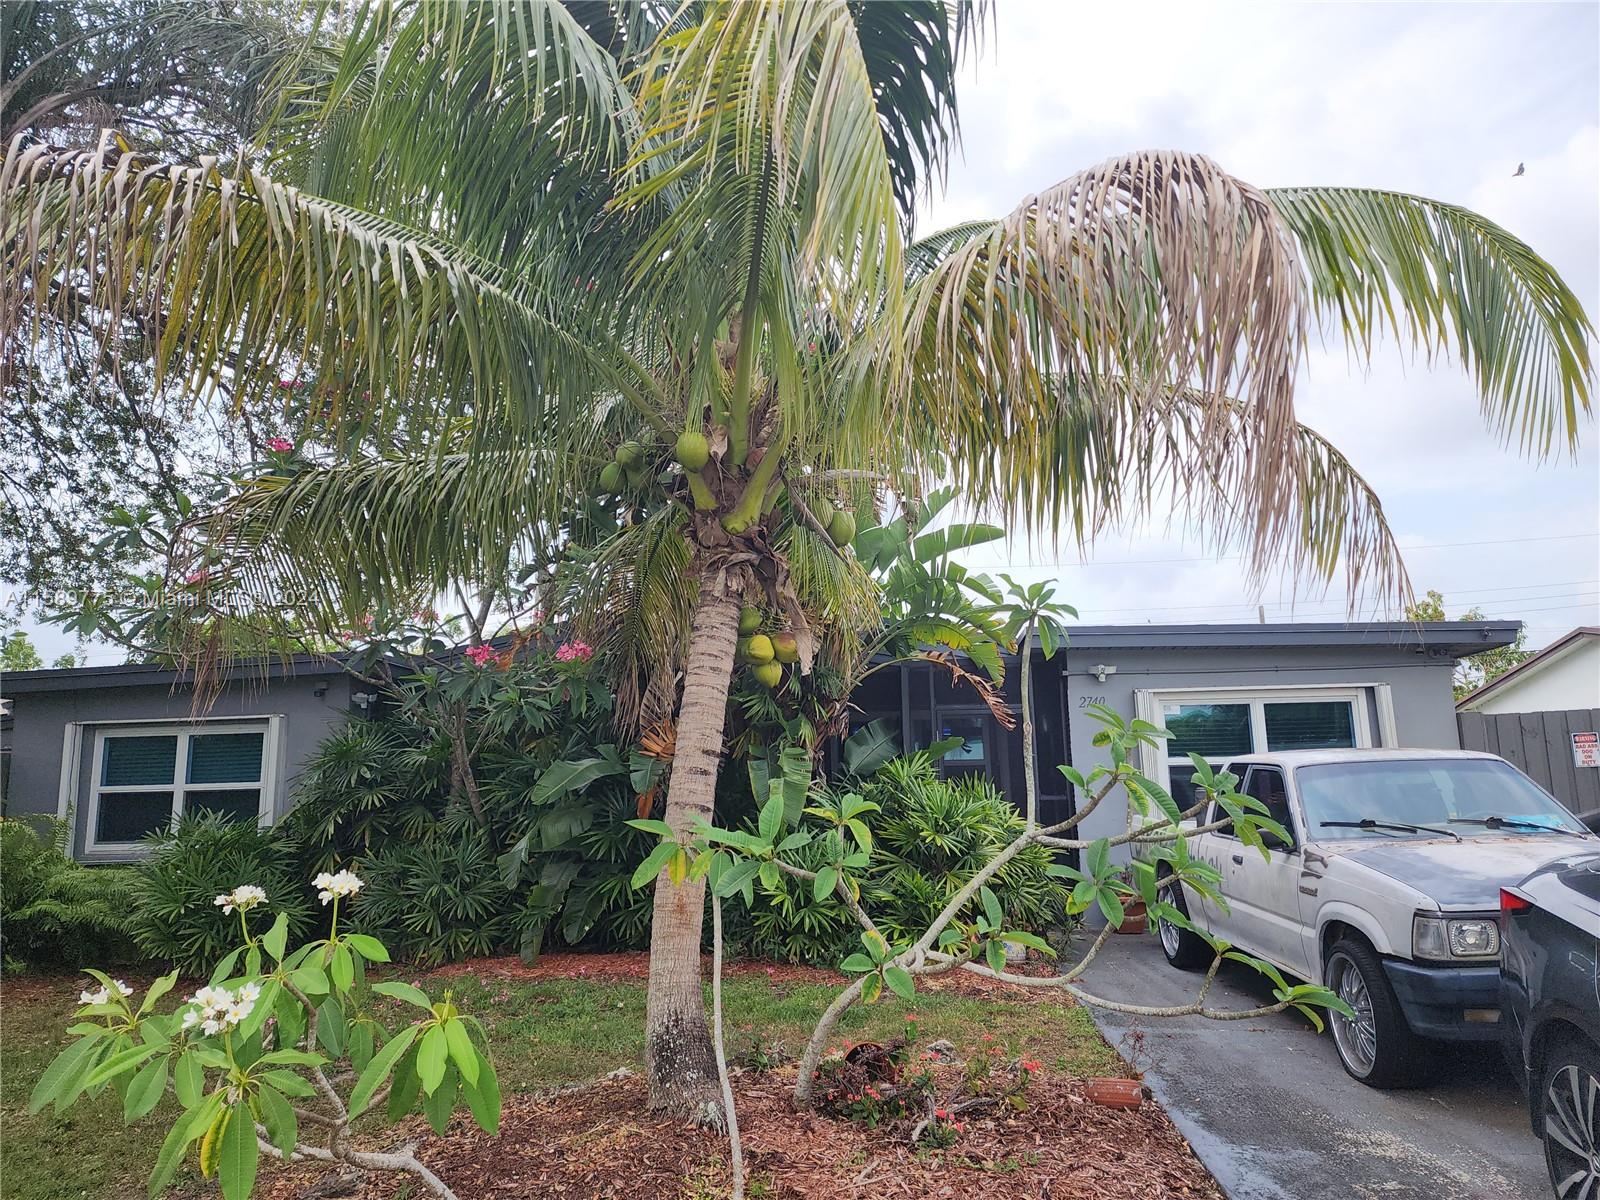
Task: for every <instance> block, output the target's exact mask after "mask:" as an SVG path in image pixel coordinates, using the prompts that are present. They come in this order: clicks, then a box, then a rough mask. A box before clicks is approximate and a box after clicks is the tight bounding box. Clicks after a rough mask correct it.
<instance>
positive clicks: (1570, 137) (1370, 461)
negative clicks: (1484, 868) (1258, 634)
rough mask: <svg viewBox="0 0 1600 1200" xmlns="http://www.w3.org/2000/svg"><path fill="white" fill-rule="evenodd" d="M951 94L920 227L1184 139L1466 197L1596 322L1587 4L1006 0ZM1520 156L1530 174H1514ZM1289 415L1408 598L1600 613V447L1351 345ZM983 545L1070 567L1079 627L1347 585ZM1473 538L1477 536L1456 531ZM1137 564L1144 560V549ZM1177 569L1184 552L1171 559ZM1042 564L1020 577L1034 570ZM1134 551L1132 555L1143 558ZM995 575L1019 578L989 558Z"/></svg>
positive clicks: (1143, 540)
mask: <svg viewBox="0 0 1600 1200" xmlns="http://www.w3.org/2000/svg"><path fill="white" fill-rule="evenodd" d="M997 9H998V11H997V14H996V17H997V19H996V27H995V29H994V33H993V36H992V37H991V38H990V39H989V41H988V44H987V47H986V52H985V53H984V54H983V55H981V56H979V57H976V58H975V59H974V60H973V62H972V63H971V65H970V66H969V69H968V71H967V77H966V78H965V80H964V81H963V83H964V85H965V86H964V87H963V88H962V91H961V116H962V125H963V130H964V142H965V147H964V154H963V155H962V157H961V158H959V159H957V161H955V162H954V163H953V164H952V166H951V170H950V180H949V188H948V190H947V191H946V193H945V194H944V195H943V196H942V197H940V198H938V199H937V200H936V201H934V202H933V203H932V204H930V205H929V206H928V211H927V214H926V217H925V219H924V220H923V222H922V230H923V231H928V230H932V229H936V228H939V227H942V226H945V225H949V224H952V223H954V222H956V221H961V220H968V219H972V218H976V217H993V216H998V215H1000V214H1002V213H1004V212H1006V211H1008V210H1010V209H1011V208H1012V207H1013V206H1015V205H1016V203H1017V202H1018V201H1019V200H1020V199H1021V198H1022V197H1023V196H1026V195H1027V194H1028V193H1029V192H1031V191H1035V190H1037V189H1040V188H1043V187H1047V186H1049V185H1050V184H1052V183H1055V182H1057V181H1058V180H1061V179H1063V178H1065V177H1066V176H1068V175H1070V174H1072V173H1073V172H1074V171H1076V170H1079V169H1082V168H1084V167H1087V166H1091V165H1093V164H1095V163H1097V162H1100V161H1102V160H1103V159H1106V158H1109V157H1111V156H1113V155H1115V154H1117V153H1120V152H1123V151H1128V150H1140V149H1155V148H1161V149H1181V150H1192V151H1199V152H1201V153H1204V154H1207V155H1209V156H1210V157H1212V158H1213V159H1214V160H1216V161H1217V162H1218V163H1220V164H1221V165H1222V166H1223V167H1224V168H1226V169H1227V170H1229V171H1231V172H1233V173H1234V174H1236V175H1239V176H1240V177H1242V178H1244V179H1246V180H1249V181H1250V182H1252V183H1255V184H1258V185H1261V186H1266V187H1275V186H1284V185H1294V184H1339V185H1347V186H1362V187H1385V188H1395V189H1399V190H1403V191H1408V192H1416V193H1420V194H1422V195H1426V196H1431V197H1434V198H1436V199H1440V200H1448V201H1453V202H1455V203H1459V204H1465V205H1467V206H1469V207H1471V208H1474V209H1476V210H1477V211H1479V212H1481V213H1484V214H1485V215H1487V216H1489V217H1491V218H1493V219H1494V220H1496V221H1498V222H1500V223H1501V224H1502V225H1504V226H1506V227H1507V228H1509V229H1510V230H1511V231H1512V232H1514V233H1516V234H1517V235H1518V236H1520V237H1522V238H1523V239H1525V240H1526V241H1528V242H1529V243H1531V244H1532V246H1533V247H1534V249H1535V250H1537V251H1538V252H1539V253H1540V254H1542V255H1544V256H1545V257H1546V258H1547V259H1549V260H1550V261H1551V262H1553V263H1554V264H1555V265H1556V267H1557V268H1558V269H1559V270H1560V271H1561V272H1562V274H1563V275H1564V276H1565V278H1566V279H1567V281H1568V283H1569V284H1571V285H1572V287H1573V288H1574V289H1575V290H1576V291H1577V293H1578V295H1579V296H1580V298H1581V299H1582V300H1583V303H1584V307H1585V309H1586V310H1587V311H1588V312H1589V314H1590V315H1591V316H1594V315H1595V314H1596V313H1597V312H1600V270H1597V260H1600V238H1597V227H1600V130H1597V114H1600V49H1597V47H1600V24H1597V12H1600V8H1597V6H1595V5H1593V4H1589V3H1580V4H1473V5H1457V4H1292V3H1270V4H1223V3H1205V2H1199V3H1197V2H1188V3H1176V4H1164V3H1163V4H1157V3H1149V4H1139V3H1119V4H1115V5H1107V4H1094V5H1091V4H1071V3H1062V2H1060V0H1044V2H1040V3H1035V2H1033V0H999V3H998V5H997ZM1518 162H1524V163H1526V164H1527V173H1526V174H1525V175H1523V176H1522V177H1521V178H1512V173H1513V172H1514V171H1515V170H1516V166H1517V164H1518ZM1296 403H1297V409H1298V412H1299V415H1300V418H1301V420H1302V421H1304V422H1306V423H1307V424H1309V425H1311V426H1312V427H1313V428H1315V429H1317V430H1318V431H1320V432H1321V433H1323V434H1325V435H1327V436H1328V437H1330V438H1331V439H1332V440H1333V441H1334V443H1335V444H1336V445H1337V446H1339V448H1340V449H1342V450H1343V451H1344V452H1345V453H1346V454H1347V455H1348V456H1349V458H1350V459H1351V460H1352V461H1353V462H1354V464H1355V466H1356V467H1357V469H1358V470H1360V471H1361V472H1362V474H1364V475H1365V476H1366V478H1367V480H1368V481H1369V482H1370V483H1372V484H1373V485H1374V487H1375V488H1376V489H1377V491H1378V493H1379V495H1380V496H1381V497H1382V499H1383V502H1384V506H1385V511H1386V512H1387V514H1388V517H1389V521H1390V524H1391V526H1392V527H1393V529H1394V530H1395V532H1396V534H1397V535H1398V537H1399V539H1400V541H1401V543H1402V545H1404V546H1407V547H1414V549H1409V550H1408V551H1407V552H1406V564H1407V567H1408V568H1409V570H1410V573H1411V578H1412V581H1413V584H1414V585H1415V587H1416V588H1417V590H1418V591H1419V592H1421V591H1424V590H1426V589H1428V588H1437V589H1439V590H1440V591H1442V592H1444V593H1445V599H1446V606H1447V608H1448V609H1449V610H1450V612H1451V615H1455V613H1456V612H1457V611H1458V610H1464V609H1467V608H1470V607H1473V606H1474V605H1476V606H1479V607H1481V608H1483V609H1484V611H1485V612H1486V613H1488V614H1489V615H1491V616H1503V617H1518V618H1522V619H1524V620H1525V621H1526V622H1527V625H1528V634H1529V644H1530V645H1532V646H1539V645H1542V644H1544V643H1546V642H1548V641H1550V640H1551V639H1553V638H1555V637H1558V636H1559V635H1560V634H1561V633H1563V632H1565V631H1566V630H1568V629H1571V628H1572V627H1573V626H1574V625H1579V624H1591V625H1593V624H1600V599H1597V598H1600V533H1597V530H1600V451H1597V443H1600V437H1597V432H1600V431H1597V428H1596V426H1595V425H1594V423H1593V422H1592V421H1591V422H1590V423H1589V424H1587V425H1586V426H1585V428H1584V431H1583V448H1582V451H1581V452H1580V454H1579V455H1578V456H1577V458H1576V460H1571V459H1564V460H1562V461H1559V462H1552V463H1546V464H1544V465H1542V466H1535V465H1532V464H1530V463H1528V462H1526V461H1524V460H1523V459H1521V458H1519V457H1518V456H1517V455H1516V453H1515V452H1513V451H1509V450H1506V449H1504V448H1502V447H1501V446H1500V445H1499V444H1498V443H1497V441H1496V439H1495V438H1493V437H1491V436H1490V435H1489V434H1488V433H1486V432H1485V430H1484V426H1483V423H1482V421H1481V419H1480V418H1479V415H1478V402H1477V398H1476V395H1475V393H1474V390H1473V388H1472V387H1471V385H1470V383H1469V381H1468V379H1467V377H1466V376H1465V375H1464V374H1462V373H1461V372H1460V371H1458V370H1457V369H1455V368H1454V367H1452V366H1450V365H1446V364H1441V365H1440V366H1438V367H1436V368H1434V369H1431V370H1430V369H1429V368H1428V367H1427V365H1426V364H1415V363H1414V364H1411V365H1410V366H1409V367H1408V366H1407V365H1406V364H1405V363H1404V362H1403V361H1402V360H1401V358H1400V357H1399V355H1398V354H1396V353H1388V354H1386V355H1384V357H1383V359H1382V361H1380V362H1379V363H1377V364H1375V366H1374V367H1373V369H1372V370H1371V371H1370V372H1369V373H1362V372H1360V371H1356V370H1352V369H1351V368H1350V367H1349V366H1348V365H1347V362H1346V357H1345V353H1344V350H1343V347H1342V346H1341V345H1337V344H1335V345H1332V346H1329V347H1328V348H1327V349H1325V350H1321V351H1318V352H1316V353H1314V354H1313V355H1312V356H1311V361H1310V363H1309V366H1308V370H1307V372H1306V375H1305V377H1304V379H1303V381H1302V385H1301V387H1300V390H1299V393H1298V396H1297V402H1296ZM1163 526H1164V521H1159V520H1158V521H1157V522H1155V523H1154V525H1153V527H1152V528H1150V529H1144V530H1138V531H1133V533H1132V534H1131V535H1130V536H1126V537H1117V538H1104V539H1102V540H1101V541H1100V542H1099V543H1098V544H1097V545H1095V546H1094V547H1093V548H1092V549H1091V551H1090V552H1089V553H1088V554H1087V555H1086V556H1085V562H1084V564H1083V565H1078V556H1077V554H1076V553H1075V551H1074V550H1073V549H1072V548H1065V549H1063V551H1062V552H1061V554H1060V558H1059V561H1058V560H1057V559H1056V558H1055V557H1054V556H1053V554H1052V552H1051V551H1050V550H1049V549H1048V548H1045V547H1037V546H1035V547H1032V548H1030V547H1029V546H1027V545H1025V544H1023V543H1021V542H1020V541H1016V542H1009V543H1003V544H1002V546H1003V548H1002V549H1001V550H1000V551H999V552H998V553H987V552H985V553H981V554H980V553H974V554H973V555H971V556H970V560H971V561H972V562H973V563H974V564H977V565H984V566H988V567H993V566H996V565H997V564H1004V563H1009V564H1011V566H1012V568H1014V573H1016V574H1017V575H1019V576H1024V577H1028V578H1037V577H1040V576H1044V575H1049V576H1055V577H1058V578H1060V579H1061V580H1062V584H1063V586H1062V588H1061V594H1062V598H1063V599H1065V600H1068V601H1069V602H1071V603H1074V604H1076V605H1077V607H1078V608H1079V609H1080V611H1081V613H1082V619H1083V620H1084V621H1086V622H1093V623H1124V622H1144V621H1147V620H1148V621H1156V622H1162V621H1239V620H1251V621H1253V620H1255V619H1256V605H1257V603H1258V601H1259V602H1265V604H1266V606H1267V618H1268V620H1288V619H1292V618H1299V619H1302V620H1317V619H1328V620H1338V619H1342V618H1343V617H1344V615H1345V606H1344V589H1343V584H1342V583H1340V584H1336V585H1335V587H1334V589H1333V591H1332V592H1331V593H1330V594H1329V595H1327V596H1324V597H1318V596H1313V597H1309V598H1308V597H1307V596H1306V593H1305V590H1304V588H1303V587H1302V589H1301V593H1300V595H1301V599H1300V601H1299V603H1298V604H1295V603H1293V597H1294V593H1293V589H1292V586H1290V585H1288V584H1285V583H1282V582H1281V581H1279V582H1275V583H1274V584H1273V585H1272V586H1270V587H1269V588H1268V589H1267V591H1266V592H1265V594H1263V595H1261V596H1257V595H1255V594H1254V593H1252V592H1251V591H1249V590H1247V588H1246V586H1245V584H1244V581H1243V580H1242V578H1241V572H1240V569H1239V564H1238V561H1237V560H1236V559H1222V560H1220V561H1219V560H1218V559H1217V558H1216V556H1215V554H1210V555H1208V554H1207V553H1206V548H1205V547H1202V546H1199V545H1197V544H1195V543H1193V542H1188V543H1186V542H1184V541H1182V540H1178V539H1176V538H1168V537H1165V536H1163V533H1164V529H1163ZM1461 543H1470V544H1467V545H1462V544H1461ZM1130 560H1140V561H1139V562H1138V563H1136V562H1132V561H1130ZM1173 560H1180V561H1173ZM1029 563H1033V564H1040V565H1037V566H1034V567H1032V568H1030V567H1028V566H1027V565H1025V564H1029ZM1141 563H1142V565H1140V564H1141ZM1001 569H1008V568H1004V567H1002V568H1001Z"/></svg>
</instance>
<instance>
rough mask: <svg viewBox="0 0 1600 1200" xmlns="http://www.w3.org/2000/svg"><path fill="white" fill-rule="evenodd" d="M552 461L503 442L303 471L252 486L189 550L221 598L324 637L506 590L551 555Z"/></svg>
mask: <svg viewBox="0 0 1600 1200" xmlns="http://www.w3.org/2000/svg"><path fill="white" fill-rule="evenodd" d="M462 440H465V439H462ZM550 459H551V453H550V451H549V450H548V449H547V448H545V447H539V446H524V447H518V446H516V445H515V444H514V443H513V442H511V440H510V439H506V442H505V444H502V445H501V446H499V447H496V448H494V449H486V450H484V451H481V452H478V453H467V452H465V451H456V452H443V453H435V452H423V453H419V454H415V455H411V456H400V455H394V456H389V457H383V458H358V459H354V460H350V461H345V462H338V463H334V464H333V465H329V466H316V465H311V464H303V465H301V466H300V467H299V469H297V470H295V471H294V472H293V473H291V474H268V475H260V476H257V477H255V478H253V479H251V480H248V481H247V482H246V483H245V484H244V485H243V486H242V487H241V488H240V489H239V491H238V492H236V494H235V495H233V496H232V497H231V498H230V499H229V500H228V501H227V502H226V503H225V504H223V505H222V506H221V507H219V508H217V509H215V510H214V511H212V512H211V513H209V514H207V515H206V516H204V517H203V518H201V519H200V521H199V522H198V524H197V526H196V527H195V529H194V530H193V540H194V542H195V544H196V546H197V551H198V555H199V561H200V562H203V563H206V564H208V566H209V569H210V571H211V582H212V584H213V586H216V585H219V584H223V583H226V584H228V585H230V586H231V587H233V588H236V589H238V590H239V591H240V592H241V593H243V594H244V595H248V596H254V597H258V598H260V599H262V600H263V601H266V600H267V598H269V597H286V596H293V597H297V598H299V599H300V600H301V602H302V606H301V607H300V609H299V611H298V612H297V613H296V614H295V615H296V616H298V617H300V618H301V619H309V620H311V621H312V622H313V626H314V627H315V628H319V629H327V628H329V627H330V625H332V624H337V623H339V622H343V621H347V620H348V619H349V617H350V615H351V614H352V613H361V612H366V611H368V610H369V606H370V605H371V604H372V603H374V602H375V601H380V600H383V601H387V602H389V603H390V604H400V603H404V602H405V601H407V600H411V601H420V602H423V603H426V601H427V600H428V599H429V598H430V597H432V596H434V595H437V594H439V593H441V592H445V591H447V590H449V589H450V588H451V587H452V586H453V585H463V586H470V585H471V584H472V583H473V582H475V581H487V580H496V579H501V578H503V577H504V576H505V574H506V572H507V570H508V568H509V566H510V565H511V564H513V563H515V562H517V561H528V560H531V559H535V558H537V557H538V556H539V555H540V554H541V553H543V552H545V551H546V550H547V549H548V547H549V541H550V540H551V539H553V537H554V531H553V529H552V528H551V527H550V526H549V525H548V524H545V523H542V521H541V514H542V513H543V512H544V511H545V509H546V506H547V505H548V504H549V503H551V502H550V501H547V500H546V498H545V494H544V493H545V488H546V486H547V485H546V483H545V480H546V478H547V476H549V475H550V474H553V473H555V472H553V471H552V470H551V467H550ZM185 565H193V564H185Z"/></svg>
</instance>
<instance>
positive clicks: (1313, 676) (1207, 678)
mask: <svg viewBox="0 0 1600 1200" xmlns="http://www.w3.org/2000/svg"><path fill="white" fill-rule="evenodd" d="M1066 659H1067V661H1066V668H1065V670H1066V676H1065V680H1064V687H1065V692H1066V701H1067V719H1068V722H1069V730H1068V732H1069V738H1070V742H1071V748H1072V749H1071V753H1072V762H1073V765H1074V766H1075V767H1077V768H1078V769H1079V770H1080V771H1083V772H1085V773H1087V772H1088V771H1090V770H1091V769H1093V767H1094V766H1095V765H1097V764H1109V761H1110V760H1109V759H1108V758H1107V756H1106V754H1105V752H1104V751H1103V750H1102V749H1100V748H1099V747H1097V746H1095V745H1094V744H1093V737H1094V734H1095V732H1096V731H1097V730H1098V729H1100V728H1101V726H1100V725H1099V724H1098V723H1097V722H1096V721H1094V720H1092V719H1091V718H1090V717H1089V716H1088V715H1087V713H1086V711H1085V707H1084V706H1085V705H1087V704H1088V703H1090V702H1092V701H1097V702H1099V703H1102V704H1105V705H1108V706H1109V707H1111V708H1113V709H1115V710H1116V711H1117V712H1119V713H1121V714H1123V715H1124V716H1125V717H1130V718H1131V717H1132V716H1134V715H1135V696H1134V693H1135V692H1136V691H1138V690H1143V689H1149V690H1154V691H1162V690H1168V689H1194V690H1199V689H1209V688H1235V687H1261V688H1274V687H1278V688H1281V687H1337V686H1347V687H1352V688H1353V687H1354V686H1355V685H1361V686H1364V687H1366V686H1369V685H1374V684H1387V685H1388V686H1389V695H1390V698H1391V700H1392V703H1393V710H1394V726H1395V735H1396V736H1395V742H1394V744H1396V745H1400V746H1409V747H1429V748H1437V749H1450V750H1453V749H1457V748H1459V745H1460V743H1459V742H1458V740H1457V734H1456V721H1455V701H1454V697H1453V696H1452V694H1451V691H1450V676H1451V670H1452V668H1453V665H1454V660H1453V659H1452V658H1450V657H1448V656H1441V655H1437V654H1425V653H1421V652H1419V651H1418V650H1417V649H1416V648H1415V647H1397V646H1385V645H1370V646H1349V645H1344V646H1294V647H1270V648H1252V647H1240V646H1228V647H1216V648H1210V647H1178V646H1152V647H1139V648H1134V647H1120V646H1119V647H1109V646H1108V647H1072V648H1069V649H1068V651H1067V652H1066ZM1098 665H1106V666H1114V667H1116V672H1115V673H1114V674H1108V675H1107V677H1106V680H1105V682H1104V683H1101V682H1100V681H1099V680H1098V679H1096V677H1095V674H1094V668H1095V667H1096V666H1098ZM1367 699H1368V705H1367V708H1368V724H1369V733H1370V737H1371V744H1372V745H1374V746H1378V745H1382V744H1384V742H1383V740H1382V739H1381V737H1380V736H1379V729H1378V722H1379V705H1378V704H1377V703H1376V697H1375V696H1374V695H1373V694H1372V692H1371V691H1370V690H1369V692H1368V696H1367ZM1082 802H1083V801H1082V798H1081V797H1080V798H1079V803H1080V804H1081V803H1082ZM1126 823H1127V808H1126V806H1125V805H1124V804H1123V803H1121V802H1120V801H1118V802H1116V803H1113V802H1112V798H1110V797H1108V798H1107V801H1106V802H1105V803H1103V804H1102V805H1101V806H1100V807H1099V808H1097V809H1096V810H1095V811H1094V812H1093V813H1092V814H1091V815H1090V816H1089V817H1088V818H1086V819H1085V821H1084V823H1083V826H1082V828H1081V829H1080V830H1079V831H1078V833H1079V835H1080V836H1083V837H1090V838H1094V837H1110V836H1115V835H1116V834H1118V833H1121V832H1123V830H1124V829H1125V828H1126V827H1127V825H1126ZM1117 857H1118V858H1119V859H1125V858H1126V857H1127V856H1126V855H1125V854H1123V855H1118V856H1117Z"/></svg>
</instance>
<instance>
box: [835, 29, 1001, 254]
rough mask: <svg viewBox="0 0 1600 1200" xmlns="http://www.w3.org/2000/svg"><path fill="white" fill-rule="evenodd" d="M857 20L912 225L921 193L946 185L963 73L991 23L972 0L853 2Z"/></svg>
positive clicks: (900, 196) (897, 185)
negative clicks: (974, 45)
mask: <svg viewBox="0 0 1600 1200" xmlns="http://www.w3.org/2000/svg"><path fill="white" fill-rule="evenodd" d="M850 15H851V17H852V19H853V20H854V21H855V25H856V37H857V38H858V39H859V40H860V42H861V57H862V61H863V62H865V63H866V67H867V75H868V76H869V77H870V78H871V80H872V93H873V96H874V98H875V100H876V103H877V108H878V112H879V113H880V115H881V118H882V121H883V140H884V147H885V150H886V151H887V153H888V156H889V170H890V173H891V174H892V176H893V178H894V192H895V198H896V199H897V200H898V201H899V204H900V215H901V217H902V218H903V219H904V220H905V221H906V222H907V224H908V225H909V223H910V221H911V218H912V215H913V212H914V210H915V208H916V203H917V197H918V196H919V195H926V194H932V191H933V187H934V183H935V182H936V181H937V182H941V183H942V182H943V179H944V169H945V160H946V157H947V155H948V154H949V150H950V147H951V144H952V143H953V142H954V141H955V139H956V137H957V134H958V132H959V121H958V119H957V114H956V86H955V85H956V74H957V72H958V70H959V69H960V66H961V62H962V58H963V57H964V55H965V53H966V50H967V48H968V47H969V46H970V45H971V44H972V43H973V41H974V40H975V39H976V35H977V34H978V33H979V32H980V31H981V28H982V26H983V23H984V20H985V18H986V15H987V13H986V5H984V4H983V3H973V2H972V0H957V2H956V3H946V0H896V3H893V4H877V3H871V2H869V0H851V3H850Z"/></svg>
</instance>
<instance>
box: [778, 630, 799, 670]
mask: <svg viewBox="0 0 1600 1200" xmlns="http://www.w3.org/2000/svg"><path fill="white" fill-rule="evenodd" d="M772 657H773V658H774V659H776V660H777V661H778V662H781V663H792V662H799V661H800V643H799V642H797V641H796V640H795V636H794V634H792V633H790V632H788V631H787V630H785V631H784V632H783V633H778V634H774V635H773V637H772Z"/></svg>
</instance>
